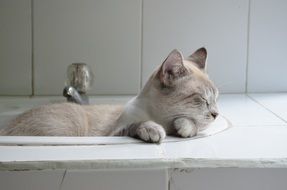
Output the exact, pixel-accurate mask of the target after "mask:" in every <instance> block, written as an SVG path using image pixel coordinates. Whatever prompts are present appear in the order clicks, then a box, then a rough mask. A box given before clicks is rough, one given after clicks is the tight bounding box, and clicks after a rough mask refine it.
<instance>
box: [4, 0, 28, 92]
mask: <svg viewBox="0 0 287 190" xmlns="http://www.w3.org/2000/svg"><path fill="white" fill-rule="evenodd" d="M31 32H32V31H31V0H21V1H18V0H1V1H0V95H31V94H32V87H31V86H32V85H31V80H32V78H31V74H32V70H31V68H32V58H31V55H32V41H31V38H32V35H31Z"/></svg>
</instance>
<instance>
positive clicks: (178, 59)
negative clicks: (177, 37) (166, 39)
mask: <svg viewBox="0 0 287 190" xmlns="http://www.w3.org/2000/svg"><path fill="white" fill-rule="evenodd" d="M186 73H187V70H186V68H185V67H184V65H183V56H182V54H181V53H180V52H179V51H178V50H176V49H174V50H173V51H172V52H170V54H169V55H168V56H167V58H166V59H165V60H164V62H163V63H162V65H161V68H160V70H159V79H160V81H161V83H162V84H163V85H165V86H171V85H172V84H173V82H174V81H175V80H176V79H178V78H180V77H183V76H185V75H186Z"/></svg>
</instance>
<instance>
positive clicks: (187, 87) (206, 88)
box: [1, 48, 218, 143]
mask: <svg viewBox="0 0 287 190" xmlns="http://www.w3.org/2000/svg"><path fill="white" fill-rule="evenodd" d="M206 60H207V51H206V49H205V48H200V49H198V50H196V51H195V52H194V53H193V54H192V55H191V56H189V57H188V58H187V59H184V58H183V56H182V54H181V53H180V52H179V51H178V50H176V49H175V50H173V51H172V52H171V53H170V54H169V55H168V56H167V58H166V59H165V60H164V61H163V63H162V64H161V65H160V66H159V67H158V68H157V69H156V70H155V71H154V72H153V74H152V75H151V77H150V78H149V79H148V81H147V83H146V84H145V86H144V88H143V89H142V90H141V91H140V93H139V94H138V95H137V96H136V97H134V98H133V99H132V100H130V101H129V102H128V103H127V104H126V105H125V106H121V105H77V104H74V103H60V104H51V105H43V106H40V107H38V108H34V109H32V110H29V111H27V112H24V113H23V114H21V115H19V116H18V117H16V118H15V119H14V120H13V121H12V122H11V123H10V124H9V125H8V127H7V128H5V129H4V130H2V132H1V135H11V136H13V135H21V136H130V137H134V138H138V139H141V140H143V141H145V142H151V143H160V142H162V140H163V139H164V138H165V136H166V135H176V136H179V137H184V138H187V137H192V136H194V135H196V134H197V132H198V131H201V130H204V129H205V128H207V127H208V126H209V124H210V123H211V122H212V121H214V120H215V118H216V117H217V116H218V109H217V105H216V100H217V97H218V89H217V88H216V87H215V85H214V84H213V82H212V81H211V80H210V79H209V78H208V75H207V73H206Z"/></svg>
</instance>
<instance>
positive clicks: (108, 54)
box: [34, 0, 141, 95]
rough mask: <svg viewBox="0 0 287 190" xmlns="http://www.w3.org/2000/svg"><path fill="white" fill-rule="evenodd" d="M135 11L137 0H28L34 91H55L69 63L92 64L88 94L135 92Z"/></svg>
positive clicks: (137, 27) (58, 92)
mask: <svg viewBox="0 0 287 190" xmlns="http://www.w3.org/2000/svg"><path fill="white" fill-rule="evenodd" d="M140 16H141V1H140V0H121V1H114V0H96V1H95V0H94V1H93V0H83V1H78V0H60V1H59V0H51V1H46V0H36V1H34V56H35V63H34V64H35V94H37V95H51V94H52V95H53V94H55V95H61V94H62V90H63V87H64V82H65V78H66V68H67V66H68V65H69V64H71V63H74V62H84V63H87V64H89V65H91V66H92V68H93V70H94V72H95V83H94V85H93V88H92V90H91V93H93V94H135V93H136V92H137V91H138V88H139V76H140V73H139V72H140V70H139V67H140V27H141V24H140Z"/></svg>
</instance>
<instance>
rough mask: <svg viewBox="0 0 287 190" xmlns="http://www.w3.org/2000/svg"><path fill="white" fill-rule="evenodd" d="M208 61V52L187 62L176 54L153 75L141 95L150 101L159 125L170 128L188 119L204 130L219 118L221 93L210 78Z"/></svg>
mask: <svg viewBox="0 0 287 190" xmlns="http://www.w3.org/2000/svg"><path fill="white" fill-rule="evenodd" d="M206 60H207V51H206V49H205V48H200V49H198V50H196V51H195V52H194V53H193V54H192V55H190V56H189V57H188V58H187V59H184V58H183V56H182V54H181V53H180V52H179V51H178V50H173V51H172V52H171V53H170V54H169V55H168V57H167V58H166V59H165V60H164V62H163V63H162V65H161V66H160V67H159V68H158V69H157V70H156V71H155V72H154V73H153V75H152V76H151V77H150V79H149V81H148V82H147V84H146V85H145V87H144V89H143V91H142V94H144V96H145V97H147V98H148V100H149V101H148V104H149V112H150V113H151V114H152V116H153V117H154V118H155V120H157V122H159V123H161V124H168V123H171V122H172V121H173V120H174V119H176V118H179V117H186V118H189V119H191V120H192V121H194V122H195V123H196V125H197V126H198V128H199V130H201V129H204V128H205V127H206V126H207V125H208V124H209V123H211V122H212V121H214V119H215V118H216V117H217V115H218V110H217V106H216V99H217V96H218V90H217V88H216V87H215V85H214V84H213V82H212V81H211V80H210V79H209V78H208V75H207V73H206ZM166 122H168V123H166Z"/></svg>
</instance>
